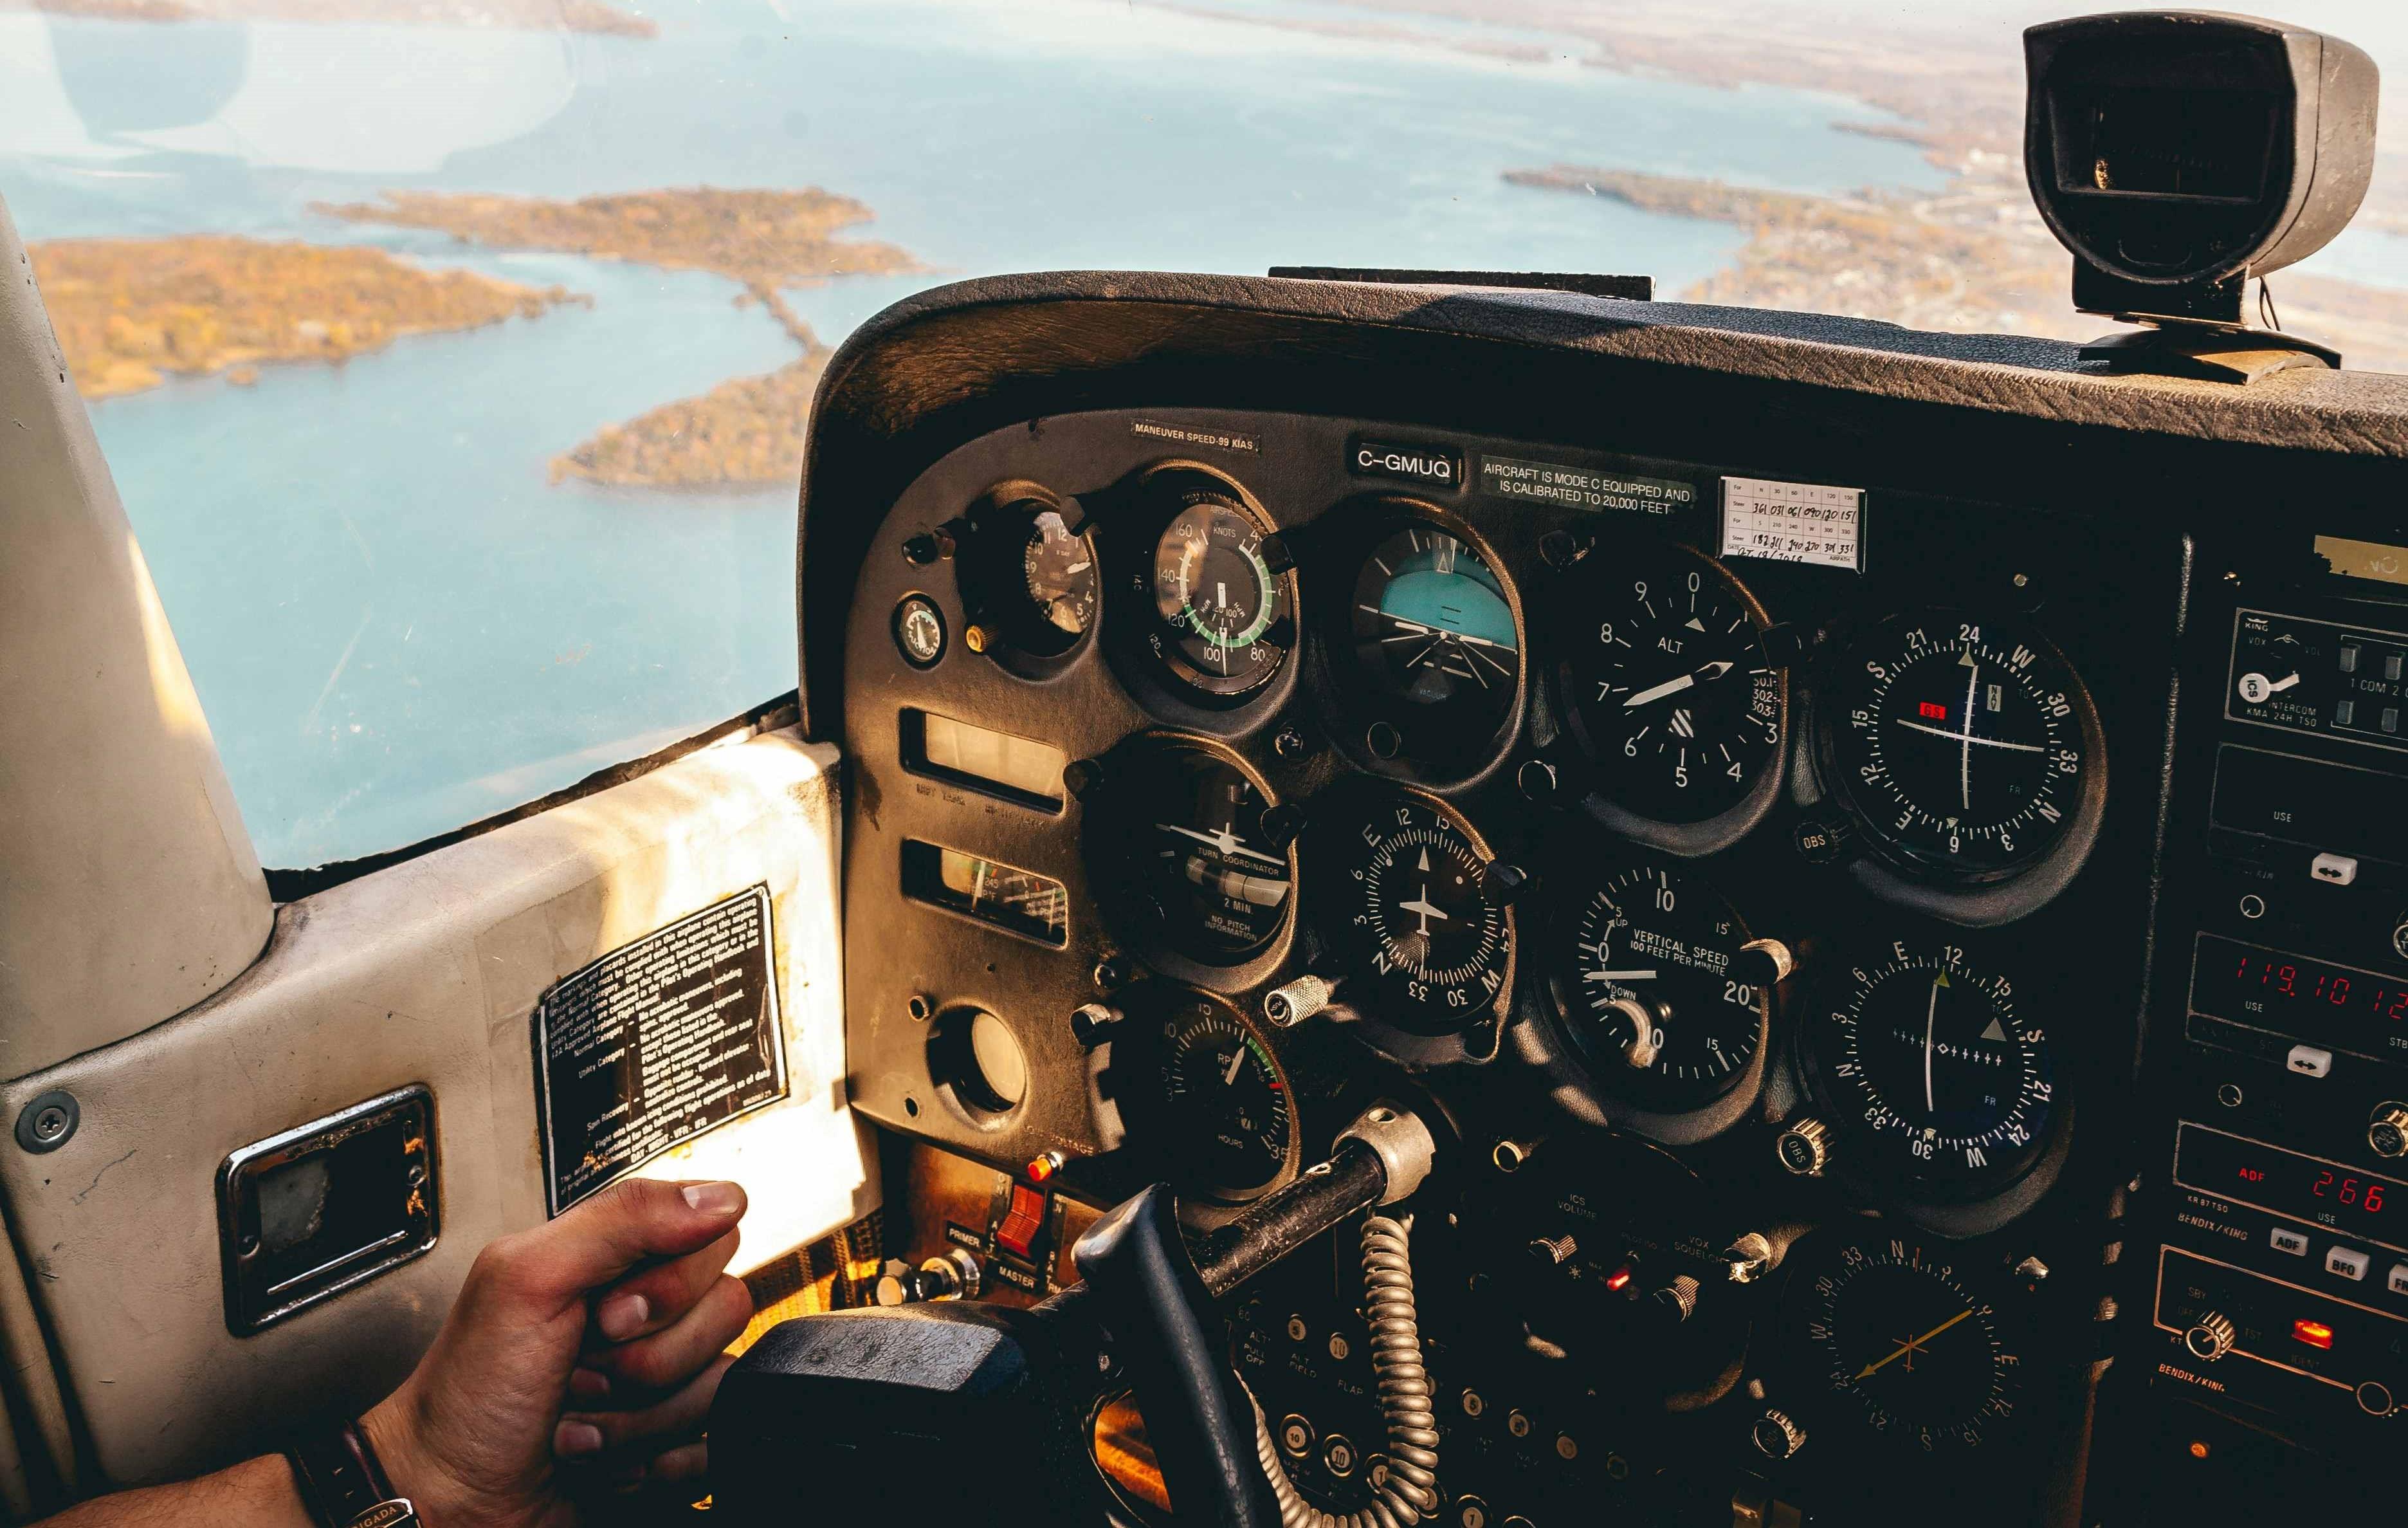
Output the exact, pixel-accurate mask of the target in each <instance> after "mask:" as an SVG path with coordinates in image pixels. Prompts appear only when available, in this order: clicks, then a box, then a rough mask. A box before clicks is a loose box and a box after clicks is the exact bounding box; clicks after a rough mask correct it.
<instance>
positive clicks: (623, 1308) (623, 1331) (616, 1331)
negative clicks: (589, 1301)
mask: <svg viewBox="0 0 2408 1528" xmlns="http://www.w3.org/2000/svg"><path fill="white" fill-rule="evenodd" d="M594 1319H595V1322H597V1323H598V1324H599V1325H600V1326H601V1328H602V1334H603V1335H604V1336H606V1337H608V1338H609V1339H610V1340H611V1341H612V1342H624V1341H625V1340H626V1339H627V1338H629V1337H632V1336H634V1335H635V1334H636V1333H638V1332H640V1331H642V1330H643V1327H644V1323H645V1322H646V1321H648V1320H650V1319H652V1302H651V1301H649V1300H647V1299H645V1298H644V1297H643V1296H642V1295H640V1294H635V1293H627V1294H614V1295H612V1296H611V1297H610V1298H609V1299H608V1300H605V1301H603V1302H602V1307H601V1308H600V1309H599V1310H596V1311H595V1313H594Z"/></svg>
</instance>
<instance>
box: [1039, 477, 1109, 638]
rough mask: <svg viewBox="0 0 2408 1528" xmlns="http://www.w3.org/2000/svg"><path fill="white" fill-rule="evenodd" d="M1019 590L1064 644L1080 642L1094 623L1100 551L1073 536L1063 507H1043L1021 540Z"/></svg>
mask: <svg viewBox="0 0 2408 1528" xmlns="http://www.w3.org/2000/svg"><path fill="white" fill-rule="evenodd" d="M1020 574H1021V590H1022V593H1023V594H1025V596H1026V597H1027V599H1028V603H1029V605H1030V607H1031V608H1032V609H1034V610H1035V611H1036V613H1037V614H1038V618H1039V620H1041V621H1042V622H1043V623H1044V624H1045V625H1046V626H1047V627H1051V628H1053V629H1054V631H1056V632H1059V633H1060V634H1061V637H1060V640H1061V641H1063V643H1064V644H1065V645H1068V643H1071V642H1075V641H1078V640H1079V639H1080V638H1081V637H1083V636H1085V635H1086V634H1087V632H1088V631H1089V630H1090V629H1092V628H1093V627H1094V626H1095V624H1096V602H1097V589H1098V586H1099V584H1098V581H1097V577H1096V549H1095V548H1094V547H1093V546H1092V545H1090V544H1089V543H1088V541H1087V538H1086V537H1085V536H1083V535H1079V536H1073V535H1072V534H1070V527H1069V525H1068V522H1066V521H1065V520H1064V519H1063V517H1062V512H1061V511H1059V510H1052V509H1046V510H1039V512H1037V515H1036V517H1035V519H1034V520H1032V521H1031V522H1030V524H1029V526H1028V534H1027V537H1026V539H1025V541H1023V542H1022V544H1021V554H1020Z"/></svg>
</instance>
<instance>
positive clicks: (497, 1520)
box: [361, 1178, 753, 1528]
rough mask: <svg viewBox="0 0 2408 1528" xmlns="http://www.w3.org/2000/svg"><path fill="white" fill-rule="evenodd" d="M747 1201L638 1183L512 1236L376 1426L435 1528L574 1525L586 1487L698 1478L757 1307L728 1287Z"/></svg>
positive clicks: (720, 1191)
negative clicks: (734, 1348) (732, 1363)
mask: <svg viewBox="0 0 2408 1528" xmlns="http://www.w3.org/2000/svg"><path fill="white" fill-rule="evenodd" d="M744 1203H745V1202H744V1190H743V1189H739V1188H738V1187H737V1186H736V1185H735V1184H733V1183H656V1182H652V1181H650V1180H647V1179H642V1178H629V1179H627V1180H625V1181H624V1182H621V1183H619V1184H617V1185H615V1186H613V1187H611V1188H609V1189H605V1190H604V1191H603V1192H601V1193H599V1194H596V1195H595V1196H594V1197H593V1198H592V1199H589V1200H587V1201H586V1202H585V1203H584V1204H580V1205H578V1206H577V1207H576V1208H574V1209H572V1210H570V1211H569V1212H568V1213H567V1214H566V1215H563V1216H562V1217H560V1218H558V1219H556V1220H553V1221H552V1222H551V1223H549V1224H547V1225H543V1226H538V1227H537V1228H536V1229H535V1230H533V1231H528V1232H521V1233H520V1234H518V1235H515V1236H506V1237H504V1238H502V1239H501V1240H499V1241H497V1242H495V1243H494V1244H493V1245H492V1246H490V1247H486V1248H485V1249H484V1251H483V1252H481V1253H480V1254H479V1255H478V1257H477V1261H476V1265H475V1266H474V1267H472V1268H470V1269H469V1270H468V1279H467V1282H466V1284H465V1285H464V1286H462V1288H461V1290H460V1298H459V1299H458V1301H457V1302H455V1303H454V1304H453V1305H452V1312H451V1314H450V1315H449V1316H448V1317H446V1318H445V1319H444V1321H443V1329H442V1331H440V1332H438V1333H436V1337H435V1345H434V1346H433V1347H432V1348H428V1349H427V1352H426V1356H425V1357H424V1358H423V1359H422V1360H420V1361H419V1364H418V1367H417V1368H416V1369H415V1370H414V1371H412V1372H411V1374H410V1376H409V1378H408V1379H406V1380H404V1381H402V1385H401V1388H400V1389H399V1390H397V1391H394V1393H393V1394H392V1395H391V1396H389V1397H387V1398H386V1399H385V1400H384V1402H383V1403H382V1404H380V1405H378V1406H377V1407H376V1408H375V1409H374V1410H372V1411H370V1412H369V1413H368V1414H367V1415H366V1417H364V1418H362V1419H361V1426H362V1427H363V1428H364V1429H365V1430H366V1433H367V1434H368V1439H369V1442H370V1443H371V1444H372V1445H373V1446H374V1447H375V1449H376V1451H377V1455H378V1458H379V1460H380V1462H381V1463H383V1465H384V1467H385V1473H386V1474H387V1475H389V1476H391V1477H392V1478H393V1483H394V1489H395V1490H396V1491H398V1492H401V1494H403V1495H405V1496H408V1497H409V1498H410V1499H411V1500H412V1501H413V1502H414V1503H415V1504H416V1505H417V1506H418V1510H419V1515H420V1519H421V1521H423V1522H425V1523H426V1524H427V1528H537V1525H545V1528H558V1525H566V1524H571V1523H575V1522H576V1521H578V1511H577V1507H576V1506H575V1500H576V1495H577V1494H578V1493H579V1492H580V1491H581V1487H582V1486H584V1485H585V1484H587V1483H589V1482H590V1483H594V1484H605V1485H612V1486H626V1485H631V1484H634V1483H636V1482H638V1481H642V1480H646V1479H651V1480H684V1479H692V1478H698V1477H699V1476H700V1475H701V1474H702V1472H703V1467H704V1463H705V1460H706V1454H705V1449H706V1445H705V1444H704V1442H703V1441H702V1428H703V1422H704V1420H705V1419H706V1417H707V1416H708V1414H709V1413H710V1399H711V1396H712V1395H713V1394H714V1393H715V1392H716V1391H718V1389H719V1377H720V1376H721V1375H722V1374H724V1373H725V1372H726V1369H727V1365H728V1362H729V1360H728V1359H727V1358H726V1357H725V1356H724V1348H726V1347H727V1345H728V1344H729V1343H731V1342H733V1341H734V1340H735V1339H736V1337H737V1336H738V1334H739V1333H742V1331H743V1330H744V1325H745V1322H746V1321H748V1320H749V1319H751V1318H752V1315H753V1299H752V1296H751V1294H750V1293H749V1292H748V1291H747V1290H745V1288H744V1285H743V1284H742V1283H741V1282H740V1281H739V1280H738V1279H735V1278H732V1277H729V1276H727V1274H726V1271H725V1270H726V1267H727V1260H728V1259H729V1258H731V1257H733V1256H734V1255H735V1253H736V1242H737V1232H736V1222H737V1221H738V1219H739V1218H742V1216H743V1214H744Z"/></svg>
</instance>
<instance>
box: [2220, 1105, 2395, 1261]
mask: <svg viewBox="0 0 2408 1528" xmlns="http://www.w3.org/2000/svg"><path fill="white" fill-rule="evenodd" d="M2179 1131H2180V1133H2179V1134H2178V1135H2177V1136H2176V1138H2175V1146H2174V1177H2175V1179H2176V1180H2177V1181H2178V1182H2180V1183H2181V1184H2182V1185H2183V1186H2184V1187H2186V1188H2189V1189H2198V1190H2199V1191H2200V1192H2201V1193H2204V1194H2213V1195H2214V1196H2215V1197H2216V1198H2218V1199H2230V1200H2236V1201H2238V1202H2240V1203H2242V1204H2252V1205H2255V1206H2257V1208H2259V1209H2262V1210H2271V1211H2272V1212H2273V1213H2274V1214H2276V1215H2287V1216H2291V1217H2294V1218H2298V1219H2301V1220H2313V1221H2315V1222H2316V1223H2317V1224H2318V1225H2324V1226H2330V1227H2332V1228H2333V1229H2334V1230H2336V1231H2340V1232H2344V1233H2346V1234H2349V1235H2352V1236H2360V1237H2363V1238H2365V1239H2366V1240H2368V1241H2370V1242H2381V1243H2383V1244H2384V1245H2385V1246H2386V1247H2397V1246H2399V1245H2401V1243H2403V1242H2408V1183H2398V1182H2394V1181H2393V1180H2392V1179H2390V1178H2383V1177H2376V1176H2375V1175H2373V1174H2372V1173H2363V1172H2360V1171H2358V1169H2356V1168H2354V1167H2347V1166H2343V1165H2342V1164H2340V1163H2336V1162H2329V1161H2321V1160H2317V1159H2316V1158H2314V1157H2302V1156H2300V1155H2299V1154H2297V1153H2296V1152H2290V1151H2284V1150H2281V1149H2279V1148H2278V1147H2275V1146H2265V1145H2262V1144H2260V1143H2258V1142H2256V1141H2245V1140H2243V1139H2242V1138H2241V1137H2240V1136H2237V1135H2227V1134H2225V1133H2224V1132H2222V1131H2214V1130H2208V1129H2206V1128H2205V1127H2203V1126H2200V1125H2189V1124H2186V1125H2183V1126H2181V1127H2179Z"/></svg>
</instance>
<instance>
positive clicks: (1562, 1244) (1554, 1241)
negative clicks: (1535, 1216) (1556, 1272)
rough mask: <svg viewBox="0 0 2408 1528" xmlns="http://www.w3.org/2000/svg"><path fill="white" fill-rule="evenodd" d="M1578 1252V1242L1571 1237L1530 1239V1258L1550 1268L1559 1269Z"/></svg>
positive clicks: (1536, 1237)
mask: <svg viewBox="0 0 2408 1528" xmlns="http://www.w3.org/2000/svg"><path fill="white" fill-rule="evenodd" d="M1579 1251H1580V1242H1579V1240H1578V1239H1577V1238H1575V1237H1571V1236H1534V1237H1532V1238H1531V1239H1530V1256H1532V1257H1533V1258H1536V1259H1538V1260H1539V1261H1541V1262H1542V1263H1544V1264H1546V1265H1547V1266H1548V1267H1550V1268H1560V1267H1562V1266H1563V1265H1564V1264H1565V1263H1567V1262H1570V1261H1571V1260H1572V1257H1573V1255H1574V1254H1576V1253H1578V1252H1579Z"/></svg>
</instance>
